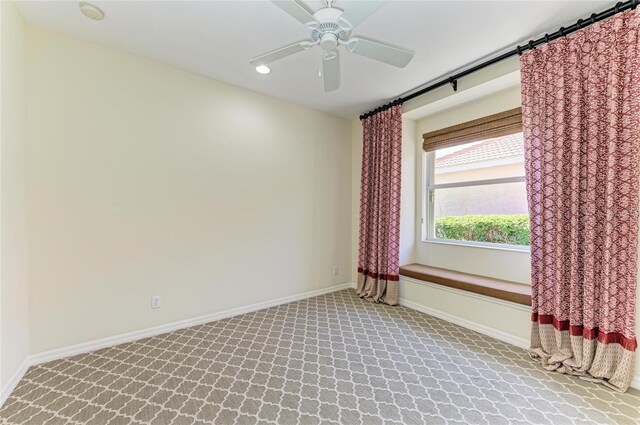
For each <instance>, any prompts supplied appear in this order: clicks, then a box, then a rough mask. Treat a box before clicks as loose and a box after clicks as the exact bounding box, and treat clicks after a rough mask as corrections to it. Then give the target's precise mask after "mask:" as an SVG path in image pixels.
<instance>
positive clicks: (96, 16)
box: [80, 1, 104, 21]
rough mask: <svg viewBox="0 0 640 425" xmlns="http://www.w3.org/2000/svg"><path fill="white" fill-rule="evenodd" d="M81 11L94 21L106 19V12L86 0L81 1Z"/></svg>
mask: <svg viewBox="0 0 640 425" xmlns="http://www.w3.org/2000/svg"><path fill="white" fill-rule="evenodd" d="M80 11H81V12H82V14H83V15H84V16H86V17H87V18H89V19H93V20H94V21H102V20H103V19H104V12H103V11H102V10H100V8H99V7H97V6H94V5H92V4H89V3H86V2H84V1H81V2H80Z"/></svg>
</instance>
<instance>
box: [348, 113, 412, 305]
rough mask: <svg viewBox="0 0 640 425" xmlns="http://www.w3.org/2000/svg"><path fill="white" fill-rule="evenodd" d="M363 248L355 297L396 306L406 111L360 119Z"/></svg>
mask: <svg viewBox="0 0 640 425" xmlns="http://www.w3.org/2000/svg"><path fill="white" fill-rule="evenodd" d="M362 127H363V147H362V174H361V189H360V243H359V259H358V288H357V293H358V295H360V297H362V298H367V299H370V300H372V301H374V302H384V303H387V304H390V305H396V304H398V272H399V264H398V262H399V256H400V165H401V152H402V108H401V106H399V105H397V106H393V107H391V108H390V109H387V110H384V111H382V112H378V113H377V114H374V115H372V116H370V117H368V118H365V119H364V120H362Z"/></svg>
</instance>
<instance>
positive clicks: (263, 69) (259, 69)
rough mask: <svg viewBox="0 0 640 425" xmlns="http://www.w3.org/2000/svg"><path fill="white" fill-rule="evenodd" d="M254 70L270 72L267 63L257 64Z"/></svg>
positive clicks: (261, 72) (260, 72)
mask: <svg viewBox="0 0 640 425" xmlns="http://www.w3.org/2000/svg"><path fill="white" fill-rule="evenodd" d="M256 72H258V73H259V74H268V73H270V72H271V68H269V67H268V66H267V65H258V66H256Z"/></svg>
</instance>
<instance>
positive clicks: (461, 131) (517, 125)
mask: <svg viewBox="0 0 640 425" xmlns="http://www.w3.org/2000/svg"><path fill="white" fill-rule="evenodd" d="M520 131H522V108H515V109H511V110H509V111H504V112H500V113H498V114H494V115H490V116H488V117H483V118H478V119H477V120H473V121H467V122H465V123H462V124H457V125H454V126H451V127H447V128H443V129H440V130H436V131H432V132H430V133H425V134H423V135H422V139H423V142H422V147H423V149H424V150H425V151H427V152H430V151H434V150H436V149H442V148H449V147H452V146H456V145H461V144H464V143H471V142H477V141H479V140H485V139H492V138H494V137H500V136H506V135H508V134H513V133H518V132H520Z"/></svg>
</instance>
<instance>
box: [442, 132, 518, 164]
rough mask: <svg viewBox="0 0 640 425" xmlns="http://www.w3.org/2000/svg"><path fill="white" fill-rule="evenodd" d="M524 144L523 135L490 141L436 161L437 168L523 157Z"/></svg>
mask: <svg viewBox="0 0 640 425" xmlns="http://www.w3.org/2000/svg"><path fill="white" fill-rule="evenodd" d="M523 154H524V143H523V139H522V133H517V134H510V135H508V136H502V137H496V138H495V139H488V140H485V141H483V142H480V143H476V144H474V145H472V146H469V147H467V148H464V149H460V150H459V151H457V152H452V153H450V154H447V155H445V156H442V157H440V158H438V159H437V161H436V168H442V167H452V166H454V165H464V164H469V163H473V162H483V161H492V160H495V159H502V158H509V157H512V156H522V155H523Z"/></svg>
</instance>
